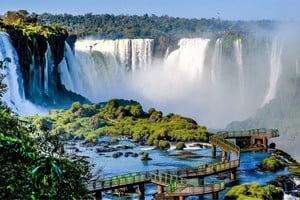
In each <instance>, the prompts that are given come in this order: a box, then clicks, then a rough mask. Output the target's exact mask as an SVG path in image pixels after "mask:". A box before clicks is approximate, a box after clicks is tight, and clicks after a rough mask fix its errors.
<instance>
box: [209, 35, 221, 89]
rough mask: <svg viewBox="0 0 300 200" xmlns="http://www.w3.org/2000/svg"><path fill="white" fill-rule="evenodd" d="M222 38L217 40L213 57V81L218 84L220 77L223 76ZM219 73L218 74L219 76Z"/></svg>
mask: <svg viewBox="0 0 300 200" xmlns="http://www.w3.org/2000/svg"><path fill="white" fill-rule="evenodd" d="M221 67H222V38H218V39H217V40H216V43H215V46H214V52H213V56H212V66H211V71H210V74H211V81H212V83H213V84H216V83H217V81H218V79H220V76H221V75H222V69H221ZM217 72H218V74H217Z"/></svg>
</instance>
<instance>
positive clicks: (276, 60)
mask: <svg viewBox="0 0 300 200" xmlns="http://www.w3.org/2000/svg"><path fill="white" fill-rule="evenodd" d="M282 45H283V44H282V42H281V41H280V39H279V38H278V37H276V38H275V39H274V40H273V42H272V48H271V55H270V76H269V87H268V90H267V92H266V96H265V98H264V101H263V104H262V106H263V105H265V104H267V103H269V102H270V101H271V100H272V99H274V98H275V95H276V88H277V83H278V80H279V78H280V74H281V70H282V69H281V68H282V66H281V65H282V64H281V54H282Z"/></svg>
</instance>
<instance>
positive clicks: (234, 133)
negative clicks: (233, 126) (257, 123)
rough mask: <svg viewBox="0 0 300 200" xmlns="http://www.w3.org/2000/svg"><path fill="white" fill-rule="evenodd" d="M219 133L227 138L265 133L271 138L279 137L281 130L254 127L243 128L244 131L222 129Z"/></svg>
mask: <svg viewBox="0 0 300 200" xmlns="http://www.w3.org/2000/svg"><path fill="white" fill-rule="evenodd" d="M217 134H222V135H224V136H225V138H237V137H249V136H258V135H265V136H268V137H269V138H271V137H278V136H279V131H278V130H277V129H265V128H260V129H252V130H243V131H222V132H218V133H217Z"/></svg>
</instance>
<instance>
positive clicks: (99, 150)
mask: <svg viewBox="0 0 300 200" xmlns="http://www.w3.org/2000/svg"><path fill="white" fill-rule="evenodd" d="M113 151H117V149H116V148H114V147H108V146H107V147H106V146H105V147H100V148H96V153H107V152H113Z"/></svg>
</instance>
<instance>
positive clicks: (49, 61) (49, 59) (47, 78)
mask: <svg viewBox="0 0 300 200" xmlns="http://www.w3.org/2000/svg"><path fill="white" fill-rule="evenodd" d="M45 61H46V63H45V69H44V92H45V94H47V95H48V96H52V94H51V93H52V92H53V91H51V88H53V87H52V84H53V82H52V81H51V75H52V73H53V68H54V63H53V56H52V52H51V49H50V45H49V43H47V51H46V53H45Z"/></svg>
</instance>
